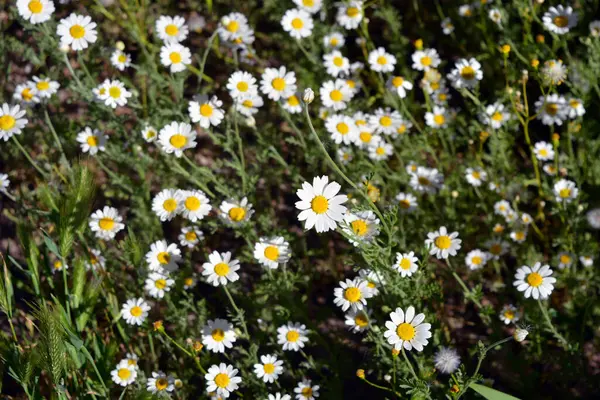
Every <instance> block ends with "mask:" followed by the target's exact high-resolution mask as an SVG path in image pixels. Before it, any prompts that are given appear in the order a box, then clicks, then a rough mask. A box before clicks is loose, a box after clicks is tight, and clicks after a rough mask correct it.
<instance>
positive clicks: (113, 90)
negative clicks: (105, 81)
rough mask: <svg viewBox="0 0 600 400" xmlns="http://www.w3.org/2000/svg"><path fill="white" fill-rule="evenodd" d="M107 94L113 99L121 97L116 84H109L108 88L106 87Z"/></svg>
mask: <svg viewBox="0 0 600 400" xmlns="http://www.w3.org/2000/svg"><path fill="white" fill-rule="evenodd" d="M108 95H109V96H110V97H112V98H113V99H118V98H119V97H121V89H119V88H118V87H117V86H111V87H110V89H108Z"/></svg>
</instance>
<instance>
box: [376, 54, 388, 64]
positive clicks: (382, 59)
mask: <svg viewBox="0 0 600 400" xmlns="http://www.w3.org/2000/svg"><path fill="white" fill-rule="evenodd" d="M387 62H388V61H387V58H386V57H385V56H379V57H377V64H379V65H385V64H387Z"/></svg>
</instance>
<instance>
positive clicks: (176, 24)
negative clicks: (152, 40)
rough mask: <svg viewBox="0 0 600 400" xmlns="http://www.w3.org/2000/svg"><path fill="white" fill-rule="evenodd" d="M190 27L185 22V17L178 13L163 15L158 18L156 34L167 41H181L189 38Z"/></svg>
mask: <svg viewBox="0 0 600 400" xmlns="http://www.w3.org/2000/svg"><path fill="white" fill-rule="evenodd" d="M188 33H189V29H188V27H187V25H186V24H185V19H183V17H180V16H179V15H176V16H174V17H170V16H167V15H161V16H160V17H159V18H158V19H157V20H156V34H157V35H158V37H159V38H160V39H161V40H162V41H163V42H165V43H179V42H183V41H184V40H185V38H187V36H188Z"/></svg>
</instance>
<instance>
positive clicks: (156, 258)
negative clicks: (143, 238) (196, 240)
mask: <svg viewBox="0 0 600 400" xmlns="http://www.w3.org/2000/svg"><path fill="white" fill-rule="evenodd" d="M180 261H181V250H179V247H177V244H175V243H167V241H166V240H158V241H156V242H154V243H152V244H151V245H150V251H148V252H147V253H146V262H147V263H148V268H149V269H150V271H157V272H163V273H164V272H165V271H166V272H173V271H177V269H178V268H179V266H178V265H177V264H178V263H179V262H180Z"/></svg>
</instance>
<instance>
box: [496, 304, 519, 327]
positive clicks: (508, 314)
mask: <svg viewBox="0 0 600 400" xmlns="http://www.w3.org/2000/svg"><path fill="white" fill-rule="evenodd" d="M499 317H500V321H502V322H504V325H508V324H510V323H511V322H513V323H514V322H517V321H518V320H519V319H520V318H521V314H520V313H519V311H518V310H517V307H515V306H513V305H512V304H506V305H504V306H503V307H502V310H500V315H499Z"/></svg>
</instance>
